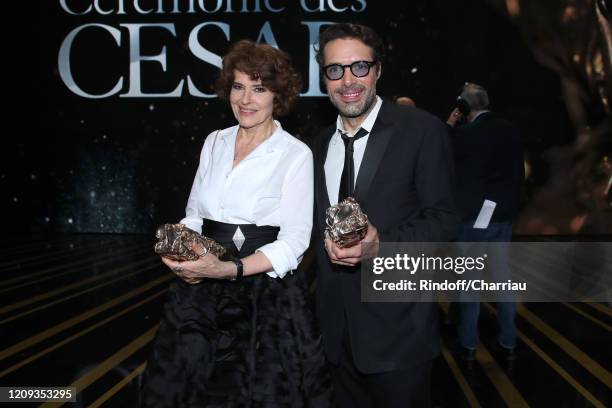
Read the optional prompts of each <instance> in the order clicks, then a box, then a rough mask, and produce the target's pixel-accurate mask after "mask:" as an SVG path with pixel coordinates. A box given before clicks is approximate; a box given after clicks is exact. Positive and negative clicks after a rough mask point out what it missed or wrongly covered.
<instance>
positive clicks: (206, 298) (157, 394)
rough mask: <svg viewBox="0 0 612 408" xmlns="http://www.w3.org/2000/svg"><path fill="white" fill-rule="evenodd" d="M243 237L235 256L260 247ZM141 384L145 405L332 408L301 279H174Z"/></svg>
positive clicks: (299, 276)
mask: <svg viewBox="0 0 612 408" xmlns="http://www.w3.org/2000/svg"><path fill="white" fill-rule="evenodd" d="M217 224H219V223H217ZM227 225H228V224H222V225H221V226H222V227H223V226H227ZM232 227H233V231H234V230H235V227H236V226H232ZM255 228H257V227H255ZM243 229H245V228H243ZM206 232H207V235H208V236H211V235H215V234H211V233H210V230H209V229H206ZM216 235H218V236H217V237H214V236H211V237H212V238H214V239H216V240H217V242H220V243H221V244H227V243H228V242H227V241H228V237H227V235H226V234H216ZM244 235H245V236H246V237H247V239H246V242H245V244H244V246H243V247H242V248H241V249H242V250H241V251H240V256H245V255H247V254H248V253H252V252H253V250H254V249H255V248H258V247H260V246H261V242H256V241H257V240H256V239H252V240H250V239H249V238H250V236H251V235H252V234H251V233H245V234H244ZM274 237H275V236H274ZM274 237H272V238H274ZM268 240H270V239H268ZM272 240H273V239H272ZM249 241H251V242H249ZM230 242H231V241H230ZM232 245H233V244H232ZM253 246H255V248H252V247H253ZM249 250H250V252H249ZM143 379H144V382H143V387H142V390H141V402H142V406H143V407H173V408H178V407H317V408H318V407H326V406H329V405H330V404H331V382H330V378H329V373H328V371H327V367H326V362H325V357H324V355H323V351H322V344H321V336H320V333H319V331H318V329H317V326H316V324H315V321H314V317H313V314H312V309H311V306H310V304H309V301H308V288H307V286H306V280H305V278H304V276H303V274H301V273H293V274H292V273H291V272H290V273H289V274H287V275H286V276H285V277H284V278H283V279H274V278H271V277H269V276H267V275H266V274H258V275H255V276H251V277H245V278H244V279H243V280H242V281H240V282H230V281H222V280H212V279H211V280H205V281H204V282H202V283H200V284H198V285H188V284H186V283H185V282H183V281H182V280H181V279H179V278H176V279H175V280H174V281H173V282H172V284H171V286H170V295H169V299H168V301H167V302H166V304H165V306H164V310H163V314H162V318H161V322H160V327H159V330H158V332H157V335H156V339H155V343H154V349H153V355H152V357H151V358H150V359H149V361H148V363H147V368H146V370H145V373H144V377H143Z"/></svg>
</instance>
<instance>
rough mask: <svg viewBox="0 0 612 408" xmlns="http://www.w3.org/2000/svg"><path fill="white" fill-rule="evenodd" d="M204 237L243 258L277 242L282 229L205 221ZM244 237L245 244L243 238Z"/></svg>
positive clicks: (203, 227)
mask: <svg viewBox="0 0 612 408" xmlns="http://www.w3.org/2000/svg"><path fill="white" fill-rule="evenodd" d="M203 221H204V222H203V225H202V235H204V236H206V237H208V238H211V239H214V240H215V241H217V242H218V243H219V244H221V245H223V246H224V247H225V248H226V249H227V250H229V251H230V252H233V253H236V252H237V255H238V256H239V257H240V258H242V257H244V256H247V255H250V254H252V253H253V252H255V250H257V249H258V248H260V247H262V246H264V245H266V244H269V243H271V242H274V241H276V239H277V237H278V232H279V231H280V227H273V226H270V225H262V226H257V225H255V224H228V223H225V222H219V221H213V220H209V219H207V218H204V219H203ZM242 237H244V240H243V242H241V238H242Z"/></svg>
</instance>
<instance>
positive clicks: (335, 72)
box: [323, 61, 376, 81]
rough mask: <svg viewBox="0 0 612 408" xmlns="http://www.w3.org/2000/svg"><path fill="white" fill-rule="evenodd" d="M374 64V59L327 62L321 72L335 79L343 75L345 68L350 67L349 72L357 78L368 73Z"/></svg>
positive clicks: (328, 77) (330, 78)
mask: <svg viewBox="0 0 612 408" xmlns="http://www.w3.org/2000/svg"><path fill="white" fill-rule="evenodd" d="M372 65H376V61H355V62H353V63H352V64H348V65H342V64H329V65H326V66H324V67H323V74H325V76H326V77H327V79H329V80H330V81H337V80H338V79H340V78H342V77H343V76H344V70H345V68H350V69H351V73H352V74H353V75H355V76H356V77H357V78H362V77H364V76H367V75H368V74H369V73H370V67H371V66H372Z"/></svg>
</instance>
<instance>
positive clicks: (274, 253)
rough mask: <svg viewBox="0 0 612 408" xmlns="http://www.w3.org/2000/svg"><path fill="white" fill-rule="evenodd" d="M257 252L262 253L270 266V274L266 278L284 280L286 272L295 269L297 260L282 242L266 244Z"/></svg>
mask: <svg viewBox="0 0 612 408" xmlns="http://www.w3.org/2000/svg"><path fill="white" fill-rule="evenodd" d="M257 251H259V252H261V253H263V254H264V255H265V256H266V258H268V260H269V261H270V263H271V264H272V272H269V273H268V276H270V277H273V278H284V277H285V275H286V274H287V272H289V271H290V270H293V269H296V268H297V259H296V258H294V257H293V252H292V251H291V249H290V248H289V246H288V245H287V244H286V243H284V242H282V241H275V242H272V243H269V244H266V245H264V246H262V247H261V248H259V249H258V250H257Z"/></svg>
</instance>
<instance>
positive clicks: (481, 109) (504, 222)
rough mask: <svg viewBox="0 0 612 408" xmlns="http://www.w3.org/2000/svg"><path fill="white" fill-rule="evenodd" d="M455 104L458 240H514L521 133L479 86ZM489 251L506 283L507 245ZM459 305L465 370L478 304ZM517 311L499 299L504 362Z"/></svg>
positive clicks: (496, 274)
mask: <svg viewBox="0 0 612 408" xmlns="http://www.w3.org/2000/svg"><path fill="white" fill-rule="evenodd" d="M458 105H459V106H461V108H459V107H458V108H455V109H454V110H453V111H452V112H451V114H450V116H449V117H448V120H447V122H446V123H447V124H448V125H449V126H450V127H451V128H452V132H451V133H452V139H453V146H454V151H455V165H456V175H457V204H458V206H459V209H460V211H461V216H462V220H463V222H462V225H461V229H460V233H459V237H458V241H460V242H509V241H511V240H512V220H513V219H514V217H515V216H516V214H517V212H518V206H519V197H520V191H521V185H522V183H523V178H524V166H523V153H522V148H521V140H520V135H519V131H518V129H517V128H516V127H514V126H513V125H512V124H511V123H509V122H507V121H505V120H503V119H500V118H498V117H496V116H495V115H493V114H492V113H491V112H490V111H489V95H488V93H487V91H486V89H485V88H484V87H482V86H480V85H477V84H474V83H466V84H465V86H464V87H463V90H462V92H461V95H460V96H459V98H458ZM461 110H463V113H462V112H461ZM459 122H465V125H463V126H457V125H458V123H459ZM485 200H488V203H487V205H489V207H491V208H493V206H494V208H493V214H492V216H491V218H490V220H486V219H485V220H484V221H483V222H484V223H483V222H480V223H478V224H475V221H476V219H477V218H478V215H479V214H480V212H481V209H482V207H483V205H485V204H484V203H485ZM491 203H494V204H491ZM484 213H485V212H483V215H484ZM481 221H482V220H481ZM489 251H495V254H496V256H495V257H490V258H491V260H492V261H493V262H494V264H493V265H492V267H491V268H489V269H490V270H489V274H490V276H489V277H490V278H492V279H494V280H496V281H502V282H505V281H506V280H507V279H509V278H510V271H509V269H508V262H507V246H506V245H503V244H494V245H491V246H489ZM459 309H460V320H459V341H460V344H461V357H462V358H463V359H464V360H465V361H466V363H467V365H468V368H469V367H471V366H472V364H473V363H472V362H473V360H474V354H475V351H476V348H477V346H478V315H479V311H480V303H479V302H462V303H460V307H459ZM515 314H516V304H515V303H514V302H513V301H508V302H498V303H497V319H498V322H499V327H500V332H499V336H498V343H499V346H500V347H501V351H502V353H503V355H504V357H505V358H506V360H508V361H511V360H513V359H514V347H515V345H516V327H515V324H514V317H515Z"/></svg>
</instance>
